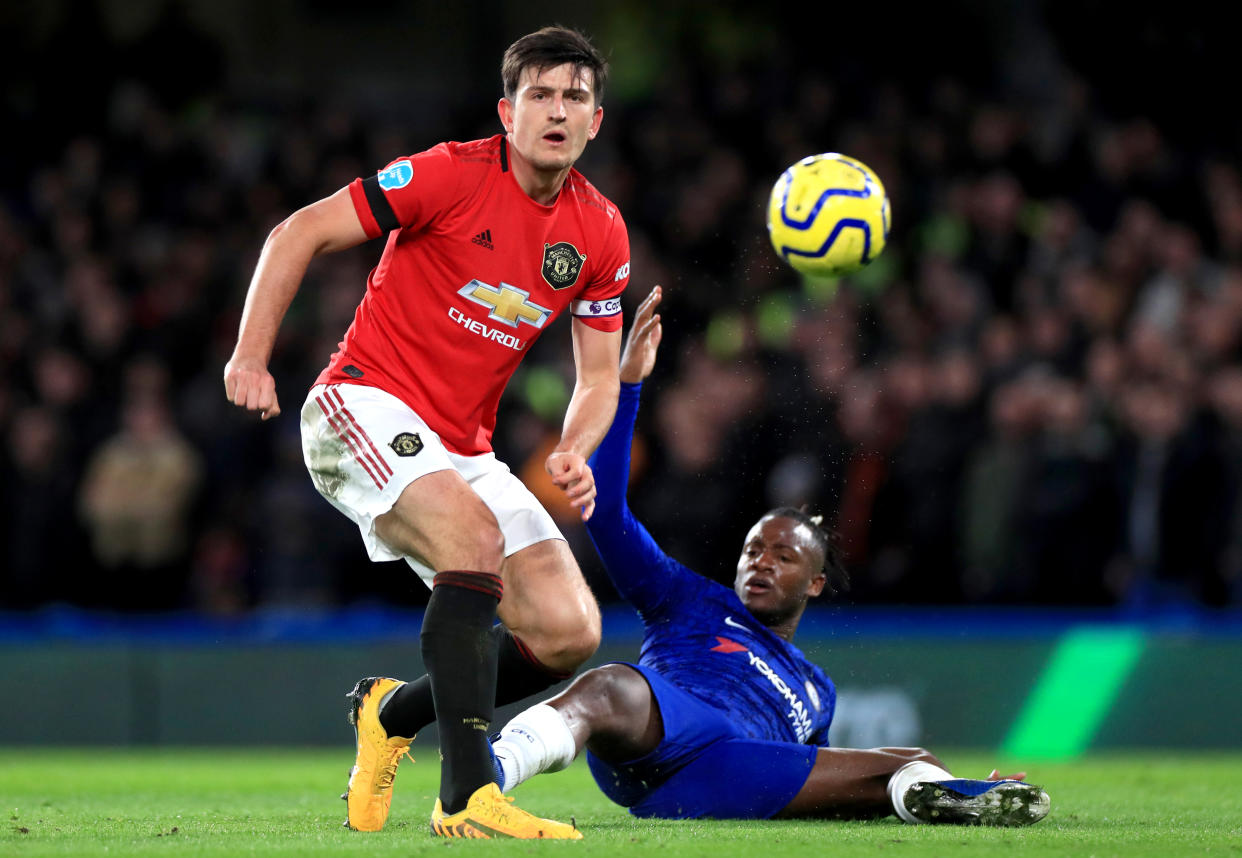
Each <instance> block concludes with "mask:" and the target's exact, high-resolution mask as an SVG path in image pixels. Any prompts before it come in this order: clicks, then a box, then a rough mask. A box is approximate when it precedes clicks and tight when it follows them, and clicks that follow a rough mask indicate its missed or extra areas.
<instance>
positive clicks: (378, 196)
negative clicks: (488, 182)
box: [349, 143, 458, 238]
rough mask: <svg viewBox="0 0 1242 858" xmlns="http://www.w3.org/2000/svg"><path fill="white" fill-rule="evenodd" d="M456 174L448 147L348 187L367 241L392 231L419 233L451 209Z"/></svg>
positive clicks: (400, 162) (404, 161) (398, 163)
mask: <svg viewBox="0 0 1242 858" xmlns="http://www.w3.org/2000/svg"><path fill="white" fill-rule="evenodd" d="M457 177H458V172H457V170H456V165H455V163H454V160H453V155H452V153H451V152H450V151H449V149H448V146H446V145H445V144H443V143H441V144H440V145H439V146H436V147H434V148H431V149H428V150H427V151H425V152H420V153H418V154H417V155H411V156H409V157H408V158H398V159H397V160H395V161H393V162H391V163H390V164H389V165H388V166H387V167H385V168H384V169H382V170H380V171H379V172H378V173H376V174H375V175H374V176H367V177H365V178H361V179H355V180H354V181H353V182H351V183H350V185H349V196H350V199H351V200H353V203H354V210H355V211H357V213H358V221H359V223H361V224H362V228H363V229H364V230H365V231H366V234H367V237H368V238H379V237H380V236H381V235H384V234H385V233H388V232H391V231H392V230H394V229H403V228H413V229H419V228H421V227H423V226H426V225H427V224H428V223H430V222H431V221H432V220H433V219H435V217H436V215H437V214H439V213H440V212H442V211H444V210H446V209H448V208H449V206H451V205H452V203H453V200H454V196H455V194H456V192H457Z"/></svg>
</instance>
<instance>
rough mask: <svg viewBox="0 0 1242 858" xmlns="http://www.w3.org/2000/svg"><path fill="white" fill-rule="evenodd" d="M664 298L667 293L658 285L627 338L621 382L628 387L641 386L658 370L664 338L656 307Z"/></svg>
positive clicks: (641, 309)
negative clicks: (660, 349)
mask: <svg viewBox="0 0 1242 858" xmlns="http://www.w3.org/2000/svg"><path fill="white" fill-rule="evenodd" d="M663 297H664V292H663V291H662V290H661V289H660V287H659V286H656V287H654V288H653V289H652V290H651V291H650V292H649V293H648V294H647V297H646V298H644V299H643V302H642V303H641V304H639V305H638V312H637V313H636V314H635V315H634V322H633V324H632V325H631V326H630V334H629V336H628V337H626V339H625V350H624V351H623V352H622V353H621V380H622V381H623V382H625V383H626V384H637V383H638V382H640V381H642V380H643V379H645V378H646V377H647V376H649V375H651V371H652V370H653V369H655V362H656V353H657V351H658V350H659V348H660V340H661V339H662V338H663V336H664V328H663V327H661V325H660V316H659V314H657V313H656V308H657V307H659V306H660V300H661V299H662V298H663Z"/></svg>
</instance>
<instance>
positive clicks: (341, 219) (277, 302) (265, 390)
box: [224, 188, 367, 420]
mask: <svg viewBox="0 0 1242 858" xmlns="http://www.w3.org/2000/svg"><path fill="white" fill-rule="evenodd" d="M366 238H367V236H366V233H365V232H364V231H363V229H362V224H361V223H359V222H358V215H357V214H356V213H355V211H354V205H353V203H352V202H351V201H350V198H349V189H348V188H342V189H341V190H339V191H337V192H336V193H335V194H333V195H332V196H330V197H325V198H324V199H322V200H319V201H318V202H316V203H312V204H311V205H309V206H306V207H305V208H303V209H299V210H298V211H296V212H294V213H293V214H292V215H290V216H289V217H288V218H286V219H285V220H283V221H282V222H281V223H280V224H278V225H277V226H276V228H275V229H273V230H272V232H271V233H270V234H269V235H268V237H267V241H266V242H265V243H264V245H263V252H262V253H261V254H260V255H259V262H258V265H256V266H255V270H254V277H253V278H251V281H250V289H249V291H247V293H246V305H245V308H244V309H243V310H242V319H241V326H240V329H239V330H238V334H237V346H236V348H234V349H233V356H232V358H230V359H229V362H228V363H227V364H225V366H224V392H225V395H226V396H227V397H228V400H229V402H232V403H233V404H234V405H237V406H239V407H241V408H245V409H246V410H247V411H258V412H259V413H260V414H261V415H262V417H263V419H264V420H267V419H269V418H271V417H275V416H277V415H278V414H280V403H279V401H278V400H277V397H276V382H275V380H274V379H273V378H272V374H271V373H270V372H268V369H267V364H268V361H269V360H270V359H271V356H272V347H273V345H274V344H275V342H276V332H277V330H278V329H279V328H280V323H281V320H282V319H284V317H285V313H286V312H287V311H288V309H289V304H290V303H291V302H292V301H293V296H294V295H296V294H297V291H298V286H299V285H300V284H301V282H302V277H303V276H305V274H306V268H307V266H308V265H310V261H311V260H312V259H314V258H315V257H316V256H319V255H321V254H324V253H333V252H335V251H338V250H345V249H347V248H350V247H353V246H355V245H358V244H361V243H362V242H364V241H366Z"/></svg>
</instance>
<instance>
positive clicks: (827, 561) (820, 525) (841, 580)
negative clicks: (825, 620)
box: [763, 506, 850, 596]
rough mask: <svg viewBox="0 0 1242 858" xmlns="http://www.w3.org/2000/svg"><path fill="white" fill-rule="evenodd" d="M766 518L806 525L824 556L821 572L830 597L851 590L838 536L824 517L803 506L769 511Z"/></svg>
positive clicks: (765, 515)
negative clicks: (789, 520)
mask: <svg viewBox="0 0 1242 858" xmlns="http://www.w3.org/2000/svg"><path fill="white" fill-rule="evenodd" d="M763 517H764V518H788V519H792V520H794V521H796V522H798V523H799V524H804V525H806V527H807V529H808V530H809V531H811V538H812V539H814V540H815V547H817V548H818V549H819V550H820V552H822V553H823V555H824V565H823V567H821V569H820V571H821V572H823V573H824V577H825V578H826V579H827V583H826V584H825V589H826V590H827V591H828V595H830V596H835V595H837V594H838V593H843V592H845V591H847V590H849V588H850V573H849V572H848V571H847V570H846V568H845V565H844V563H843V562H842V560H841V552H840V550H839V549H838V548H837V535H836V534H835V533H833V532H832V531H831V530H828V529H827V528H826V527H824V517H823V516H822V515H810V514H809V513H808V512H807V511H806V507H805V506H803V507H801V508H799V509H795V508H794V507H791V506H781V507H777V508H776V509H773V510H769V511H768V512H766V513H764V516H763Z"/></svg>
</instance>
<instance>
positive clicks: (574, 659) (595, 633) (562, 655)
mask: <svg viewBox="0 0 1242 858" xmlns="http://www.w3.org/2000/svg"><path fill="white" fill-rule="evenodd" d="M599 638H600V636H599V629H598V628H596V629H594V630H592V629H589V628H578V629H572V630H568V629H567V630H564V631H562V632H561V633H560V634H558V635H556V636H555V637H554V638H552V639H550V640H549V641H548V643H547V644H546V645H545V647H544V651H543V652H542V653H540V654H539V660H540V661H542V662H543V663H544V664H545V665H547V666H548V667H549V668H551V669H552V670H555V671H557V672H560V673H570V672H572V671H574V670H577V669H578V667H579V666H580V665H581V664H582V663H583V662H584V661H586V660H587V659H588V658H590V657H591V656H593V655H594V654H595V650H596V649H598V648H599Z"/></svg>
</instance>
